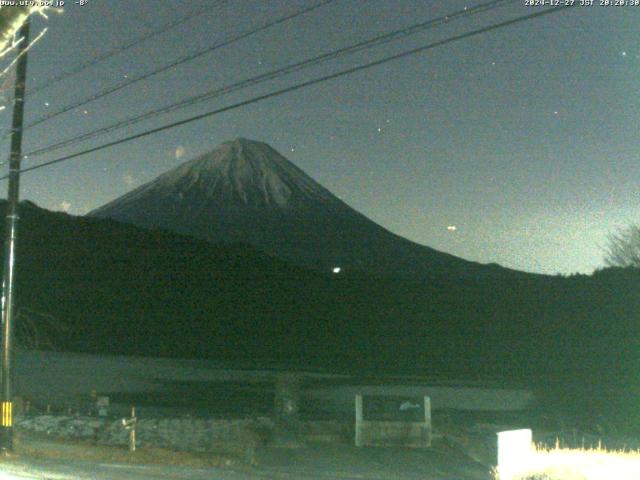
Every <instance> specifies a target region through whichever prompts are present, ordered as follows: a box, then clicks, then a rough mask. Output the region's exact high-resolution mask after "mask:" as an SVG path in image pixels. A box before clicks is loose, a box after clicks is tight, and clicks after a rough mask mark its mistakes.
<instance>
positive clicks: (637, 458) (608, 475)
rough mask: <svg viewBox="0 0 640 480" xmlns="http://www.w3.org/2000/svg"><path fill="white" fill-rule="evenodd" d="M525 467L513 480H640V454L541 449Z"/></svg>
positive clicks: (592, 450)
mask: <svg viewBox="0 0 640 480" xmlns="http://www.w3.org/2000/svg"><path fill="white" fill-rule="evenodd" d="M521 467H522V468H521V469H520V471H519V472H518V474H517V475H515V476H513V477H512V479H513V480H640V451H608V450H605V449H603V448H602V447H598V448H594V449H569V448H559V447H557V446H556V447H555V448H546V447H541V446H538V447H535V448H534V449H533V452H532V454H531V455H530V456H529V459H528V460H527V461H525V462H523V463H522V465H521ZM496 478H500V477H499V476H497V475H496Z"/></svg>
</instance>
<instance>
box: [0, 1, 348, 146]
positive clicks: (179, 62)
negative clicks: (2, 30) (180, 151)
mask: <svg viewBox="0 0 640 480" xmlns="http://www.w3.org/2000/svg"><path fill="white" fill-rule="evenodd" d="M334 1H336V0H322V1H321V2H319V3H317V4H315V5H312V6H310V7H305V8H303V9H300V10H297V11H295V12H293V13H291V14H288V15H285V16H283V17H280V18H278V19H276V20H273V21H271V22H268V23H266V24H263V25H261V26H259V27H256V28H253V29H251V30H248V31H246V32H243V33H241V34H238V35H234V36H232V37H229V38H227V39H225V40H223V41H221V42H218V43H215V44H214V45H212V46H210V47H207V48H205V49H202V50H199V51H197V52H195V53H192V54H189V55H186V56H184V57H181V58H179V59H178V60H176V61H174V62H171V63H169V64H166V65H164V66H162V67H160V68H158V69H156V70H153V71H151V72H148V73H145V74H143V75H140V76H138V77H135V78H132V79H130V80H127V81H126V82H122V83H120V84H118V85H116V86H114V87H109V88H107V89H105V90H103V91H101V92H98V93H96V94H94V95H92V96H90V97H88V98H85V99H84V100H80V101H78V102H76V103H73V104H71V105H67V106H66V107H63V108H61V109H60V110H57V111H55V112H52V113H50V114H48V115H45V116H43V117H40V118H38V119H36V120H34V121H32V122H30V123H28V124H27V125H26V126H25V130H26V129H29V128H32V127H35V126H36V125H40V124H41V123H43V122H46V121H48V120H51V119H53V118H55V117H57V116H59V115H62V114H63V113H67V112H69V111H71V110H74V109H76V108H79V107H81V106H83V105H86V104H88V103H91V102H95V101H96V100H99V99H101V98H104V97H106V96H108V95H111V94H113V93H115V92H118V91H120V90H122V89H123V88H126V87H128V86H131V85H134V84H136V83H138V82H141V81H144V80H148V79H149V78H151V77H153V76H155V75H158V74H159V73H162V72H166V71H167V70H170V69H172V68H175V67H177V66H179V65H182V64H184V63H187V62H190V61H192V60H195V59H196V58H199V57H201V56H202V55H205V54H207V53H210V52H213V51H214V50H217V49H219V48H222V47H225V46H227V45H231V44H232V43H235V42H238V41H240V40H242V39H244V38H247V37H249V36H251V35H255V34H256V33H259V32H262V31H264V30H267V29H269V28H271V27H274V26H276V25H279V24H281V23H283V22H286V21H288V20H292V19H294V18H296V17H299V16H301V15H304V14H305V13H309V12H311V11H313V10H316V9H318V8H320V7H322V6H324V5H327V4H329V3H332V2H334ZM3 138H6V135H5V137H3Z"/></svg>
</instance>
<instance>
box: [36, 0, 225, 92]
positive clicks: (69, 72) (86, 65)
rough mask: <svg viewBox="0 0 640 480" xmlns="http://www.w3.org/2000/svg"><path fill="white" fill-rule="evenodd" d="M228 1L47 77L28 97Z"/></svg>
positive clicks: (220, 2) (209, 6)
mask: <svg viewBox="0 0 640 480" xmlns="http://www.w3.org/2000/svg"><path fill="white" fill-rule="evenodd" d="M227 1H228V0H218V1H216V2H215V5H208V6H207V7H206V8H200V9H198V10H195V11H194V12H192V13H190V14H189V15H187V16H185V17H182V18H179V19H177V20H174V21H171V22H168V23H165V24H164V25H162V26H161V27H159V28H157V29H155V30H152V31H150V32H148V33H146V34H144V35H141V36H139V37H137V38H135V39H133V40H131V41H129V42H127V43H124V44H122V45H120V46H118V47H115V48H113V49H111V50H109V51H107V52H104V53H102V54H100V55H97V56H95V57H94V58H92V59H90V60H87V61H85V62H81V63H79V64H77V65H75V66H73V67H71V68H69V69H68V70H66V71H64V72H62V73H59V74H57V75H54V76H52V77H49V78H48V79H47V80H45V81H44V82H42V83H41V84H40V85H37V86H35V87H33V88H30V89H29V90H30V91H29V95H35V94H36V93H38V92H40V91H42V90H45V89H46V88H49V87H50V86H52V85H54V84H56V83H58V82H60V81H62V80H65V79H67V78H69V77H72V76H74V75H77V74H78V73H80V72H83V71H84V70H86V69H88V68H91V67H93V66H94V65H97V64H98V63H101V62H104V61H105V60H107V59H109V58H111V57H114V56H116V55H118V54H120V53H122V52H125V51H127V50H129V49H130V48H133V47H135V46H137V45H139V44H140V43H142V42H145V41H147V40H149V39H151V38H154V37H157V36H158V35H162V34H163V33H166V32H168V31H169V30H172V29H174V28H176V27H177V26H179V25H182V24H183V23H186V22H188V21H189V20H191V19H192V18H195V17H198V16H200V15H202V14H204V13H207V12H210V11H211V10H212V8H214V7H216V6H222V5H221V4H224V3H227Z"/></svg>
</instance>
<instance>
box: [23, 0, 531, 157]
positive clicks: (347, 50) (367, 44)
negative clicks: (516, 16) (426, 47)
mask: <svg viewBox="0 0 640 480" xmlns="http://www.w3.org/2000/svg"><path fill="white" fill-rule="evenodd" d="M515 2H519V0H493V1H490V2H487V3H484V4H481V5H477V6H476V7H473V8H465V9H462V10H458V11H456V12H453V13H449V14H447V15H443V16H441V17H438V18H435V19H432V20H428V21H426V22H421V23H418V24H415V25H411V26H409V27H406V28H403V29H398V30H394V31H391V32H389V33H386V34H383V35H379V36H376V37H373V38H371V39H369V40H364V41H361V42H358V43H356V44H353V45H350V46H347V47H343V48H340V49H337V50H332V51H330V52H327V53H324V54H320V55H317V56H315V57H312V58H310V59H307V60H303V61H300V62H296V63H293V64H290V65H287V66H284V67H280V68H278V69H275V70H271V71H269V72H267V73H264V74H261V75H258V76H255V77H250V78H247V79H244V80H241V81H239V82H236V83H233V84H230V85H226V86H224V87H221V88H218V89H215V90H212V91H210V92H207V93H204V94H200V95H196V96H193V97H189V98H187V99H185V100H182V101H180V102H178V103H174V104H171V105H169V106H166V107H162V108H159V109H155V110H151V111H149V112H146V113H143V114H140V115H136V116H134V117H130V118H128V119H125V120H120V121H117V122H115V123H113V124H111V125H108V126H106V127H102V128H99V129H97V130H93V131H91V132H87V133H85V134H82V135H79V136H76V137H72V138H70V139H67V140H63V141H61V142H58V143H56V144H53V145H48V146H46V147H42V148H39V149H37V150H34V151H31V152H29V153H28V154H27V155H26V156H28V157H33V156H37V155H42V154H44V153H47V152H50V151H54V150H57V149H59V148H62V147H66V146H70V145H75V144H77V143H80V142H83V141H85V140H88V139H90V138H94V137H97V136H100V135H104V134H106V133H110V132H113V131H116V130H120V129H121V128H124V127H129V126H131V125H135V124H137V123H139V122H141V121H143V120H147V119H150V118H153V117H156V116H158V115H161V114H164V113H169V112H172V111H175V110H179V109H182V108H185V107H188V106H191V105H195V104H197V103H200V102H203V101H206V100H210V99H212V98H216V97H220V96H223V95H226V94H228V93H232V92H235V91H237V90H241V89H244V88H247V87H250V86H253V85H257V84H259V83H262V82H264V81H267V80H273V79H277V78H279V77H281V76H284V75H286V74H289V73H293V72H296V71H299V70H302V69H305V68H308V67H311V66H315V65H319V64H320V63H323V62H325V61H328V60H333V59H335V58H338V57H341V56H344V55H347V54H352V53H356V52H359V51H362V50H365V49H369V48H373V47H378V46H380V45H383V44H385V43H389V42H391V41H394V40H396V39H398V38H401V37H406V36H409V35H412V34H415V33H418V32H420V31H423V30H426V29H429V28H433V27H436V26H439V25H442V24H445V23H449V22H451V21H454V20H457V19H460V18H462V17H466V16H471V15H476V14H479V13H484V12H487V11H489V10H492V9H495V8H498V7H500V6H502V5H503V4H507V3H515Z"/></svg>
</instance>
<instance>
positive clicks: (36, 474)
mask: <svg viewBox="0 0 640 480" xmlns="http://www.w3.org/2000/svg"><path fill="white" fill-rule="evenodd" d="M257 460H258V465H259V466H258V467H255V468H251V469H243V468H206V469H202V468H188V467H177V466H158V465H127V464H117V463H94V462H86V461H70V460H43V459H27V458H20V459H14V460H4V461H3V462H2V463H0V480H18V479H37V480H151V479H158V480H163V479H164V480H187V479H189V480H205V479H207V480H241V479H247V480H263V479H274V480H297V479H300V480H309V479H319V480H323V479H326V480H330V479H331V480H338V479H340V480H391V479H393V480H405V479H406V480H418V479H419V480H467V479H468V480H489V479H490V478H491V476H490V472H489V470H488V469H487V468H486V467H483V466H481V465H479V464H477V463H474V462H473V461H470V460H469V459H468V458H466V457H464V456H461V455H458V454H456V453H455V452H450V451H448V452H447V451H438V450H433V449H431V450H404V449H387V448H384V449H381V448H380V449H378V448H367V449H356V448H355V447H345V446H335V447H330V446H323V447H309V448H302V449H264V450H261V451H259V452H258V457H257Z"/></svg>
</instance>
